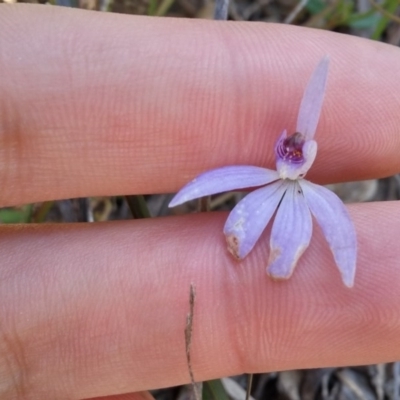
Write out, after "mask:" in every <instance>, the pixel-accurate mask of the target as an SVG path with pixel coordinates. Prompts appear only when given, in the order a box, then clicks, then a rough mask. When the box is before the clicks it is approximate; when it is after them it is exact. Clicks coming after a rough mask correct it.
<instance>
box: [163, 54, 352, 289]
mask: <svg viewBox="0 0 400 400" xmlns="http://www.w3.org/2000/svg"><path fill="white" fill-rule="evenodd" d="M328 66H329V59H328V58H327V57H325V58H324V59H322V61H321V62H320V63H319V65H318V66H317V68H316V70H315V71H314V73H313V75H312V76H311V79H310V81H309V83H308V85H307V87H306V90H305V92H304V95H303V99H302V101H301V104H300V111H299V114H298V119H297V127H296V132H295V133H293V134H291V135H289V136H288V135H287V132H286V130H284V131H283V133H282V134H281V135H280V137H279V138H278V141H277V143H276V145H275V157H276V171H273V170H269V169H266V168H261V167H257V166H243V165H237V166H226V167H222V168H218V169H214V170H211V171H208V172H205V173H203V174H201V175H199V176H198V177H197V178H195V179H193V180H192V181H191V182H189V183H188V184H187V185H186V186H184V187H183V188H182V189H181V190H180V191H179V192H178V193H177V194H176V196H175V197H174V198H173V199H172V201H171V202H170V204H169V206H170V207H174V206H177V205H179V204H181V203H184V202H186V201H189V200H193V199H195V198H199V197H203V196H209V195H212V194H216V193H221V192H224V191H229V190H237V189H245V188H251V187H258V186H262V187H261V188H259V189H256V190H254V191H253V192H251V193H250V194H248V195H247V196H246V197H245V198H244V199H243V200H241V201H240V202H239V203H238V204H237V205H236V206H235V208H234V209H233V210H232V212H231V213H230V214H229V217H228V219H227V221H226V223H225V227H224V234H225V236H226V240H227V243H228V250H229V252H230V253H232V255H233V256H234V257H235V258H237V259H243V258H244V257H246V256H247V254H249V253H250V251H251V250H252V249H253V247H254V245H255V244H256V242H257V240H258V239H259V238H260V236H261V234H262V232H263V231H264V229H265V228H266V226H267V225H268V223H269V221H270V220H271V218H272V216H273V215H274V213H275V212H276V215H275V219H274V223H273V226H272V231H271V238H270V254H269V261H268V267H267V273H268V275H270V276H271V277H272V278H274V279H288V278H289V277H290V276H291V275H292V273H293V270H294V267H295V266H296V264H297V262H298V260H299V258H300V257H301V255H302V254H303V252H304V251H305V250H306V249H307V247H308V245H309V243H310V240H311V235H312V218H311V215H313V216H314V217H315V219H316V220H317V222H318V224H319V225H320V227H321V228H322V231H323V234H324V236H325V238H326V240H327V242H328V244H329V246H330V248H331V250H332V253H333V257H334V260H335V262H336V265H337V267H338V268H339V271H340V273H341V276H342V280H343V282H344V284H345V285H346V286H348V287H352V286H353V284H354V276H355V269H356V257H357V239H356V233H355V229H354V226H353V223H352V221H351V219H350V217H349V214H348V213H347V210H346V208H345V206H344V205H343V203H342V202H341V200H340V199H339V198H338V197H337V196H336V195H335V194H334V193H333V192H331V191H329V190H328V189H326V188H324V187H322V186H318V185H315V184H313V183H311V182H309V181H307V180H305V179H303V178H304V176H305V174H306V173H307V171H308V170H309V168H310V167H311V165H312V163H313V162H314V160H315V157H316V155H317V143H316V141H315V140H313V137H314V134H315V131H316V128H317V124H318V120H319V116H320V113H321V107H322V102H323V98H324V93H325V86H326V80H327V75H328Z"/></svg>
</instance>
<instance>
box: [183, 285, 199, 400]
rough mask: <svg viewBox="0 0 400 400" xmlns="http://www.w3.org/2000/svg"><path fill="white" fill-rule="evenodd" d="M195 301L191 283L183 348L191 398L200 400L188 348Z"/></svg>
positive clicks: (193, 288) (191, 332) (189, 346)
mask: <svg viewBox="0 0 400 400" xmlns="http://www.w3.org/2000/svg"><path fill="white" fill-rule="evenodd" d="M195 300H196V290H195V287H194V285H193V283H191V284H190V292H189V313H188V314H187V316H186V327H185V347H186V361H187V365H188V369H189V375H190V382H191V384H192V389H193V396H194V399H195V400H201V392H202V385H201V383H200V384H199V383H196V381H195V380H194V374H193V369H192V360H191V355H190V348H191V346H192V335H193V317H194V303H195Z"/></svg>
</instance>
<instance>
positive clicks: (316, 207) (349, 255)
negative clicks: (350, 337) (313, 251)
mask: <svg viewBox="0 0 400 400" xmlns="http://www.w3.org/2000/svg"><path fill="white" fill-rule="evenodd" d="M299 183H300V185H301V187H302V189H303V193H304V197H305V198H306V201H307V203H308V206H309V207H310V210H311V212H312V214H313V215H314V217H315V218H316V220H317V221H318V223H319V225H320V226H321V228H322V231H323V233H324V235H325V238H326V240H327V242H328V243H329V246H330V248H331V250H332V253H333V256H334V258H335V262H336V265H337V266H338V268H339V270H340V273H341V274H342V279H343V282H344V284H345V285H346V286H348V287H352V286H353V284H354V276H355V272H356V259H357V238H356V231H355V229H354V225H353V222H352V221H351V219H350V216H349V214H348V212H347V210H346V207H345V206H344V204H343V203H342V201H341V200H340V199H339V197H337V196H336V195H335V194H334V193H333V192H331V191H330V190H328V189H326V188H324V187H322V186H319V185H315V184H313V183H311V182H308V181H304V180H303V181H301V182H299Z"/></svg>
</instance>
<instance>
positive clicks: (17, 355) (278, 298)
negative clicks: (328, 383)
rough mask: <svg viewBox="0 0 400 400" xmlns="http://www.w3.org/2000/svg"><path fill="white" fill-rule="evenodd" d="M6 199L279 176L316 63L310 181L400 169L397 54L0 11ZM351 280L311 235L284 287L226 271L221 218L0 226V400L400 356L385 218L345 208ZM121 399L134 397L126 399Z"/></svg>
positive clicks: (252, 261) (220, 27) (256, 256)
mask: <svg viewBox="0 0 400 400" xmlns="http://www.w3.org/2000/svg"><path fill="white" fill-rule="evenodd" d="M0 26H1V27H2V28H1V30H2V33H1V35H0V71H1V79H0V182H1V188H2V189H1V195H0V205H1V206H12V205H18V204H23V203H30V202H39V201H45V200H51V199H63V198H71V197H82V196H98V195H105V196H112V195H120V194H134V193H138V194H140V193H163V192H174V191H176V190H178V189H179V188H180V187H181V186H182V185H183V184H185V183H186V182H187V181H188V180H190V179H191V178H193V177H194V176H195V175H197V174H199V173H201V172H203V171H205V170H209V169H211V168H214V167H218V166H223V165H231V164H252V165H260V166H265V167H268V168H274V159H273V157H274V155H273V146H274V143H275V140H276V139H277V137H278V135H279V134H280V132H281V131H282V130H283V129H284V128H288V129H289V131H290V129H292V128H293V127H294V126H295V122H296V117H297V111H298V106H299V101H300V99H301V95H302V92H303V90H304V87H305V85H306V83H307V80H308V78H309V76H310V74H311V72H312V71H313V69H314V67H315V65H316V63H317V62H318V61H319V60H320V59H321V57H322V56H324V55H325V54H329V56H330V59H331V67H330V72H329V78H328V86H327V92H326V99H325V103H324V106H323V111H322V116H321V120H320V124H319V127H318V130H317V133H316V136H315V139H316V140H317V142H318V145H319V151H318V155H317V159H316V162H315V164H314V165H313V167H312V169H311V171H310V173H309V174H308V175H307V178H309V179H310V180H312V181H314V182H317V183H331V182H337V181H345V180H357V179H367V178H375V177H383V176H388V175H391V174H394V173H397V172H399V171H400V157H399V148H400V113H399V109H400V95H399V93H400V68H399V65H400V51H399V49H397V48H395V47H390V46H388V45H384V44H380V43H377V42H372V41H368V40H363V39H358V38H354V37H349V36H344V35H339V34H334V33H330V32H324V31H316V30H309V29H305V28H298V27H290V26H282V25H269V24H261V23H260V24H258V23H236V22H235V23H226V22H215V21H193V20H177V19H150V18H141V17H133V16H123V15H115V14H114V15H113V14H105V13H95V12H85V11H79V10H70V9H65V8H57V7H51V6H37V7H35V6H16V7H15V6H7V5H2V6H0ZM349 211H350V213H351V216H352V218H353V221H354V223H355V225H356V229H357V235H358V245H359V257H358V267H357V268H358V269H357V273H356V280H355V286H354V288H353V289H348V288H346V287H345V286H344V285H343V284H342V282H341V279H340V276H339V272H338V271H337V269H336V267H335V265H334V262H333V258H332V255H331V253H330V251H329V249H328V246H327V245H326V243H325V241H324V239H323V236H322V234H321V232H320V231H319V229H317V228H315V229H314V231H315V233H314V236H313V238H312V242H311V245H310V248H309V249H308V250H307V251H306V252H305V254H304V256H303V258H302V259H301V260H300V262H299V264H298V266H297V268H296V270H295V273H294V275H293V277H292V278H291V279H290V280H289V281H286V282H273V281H272V280H271V279H269V278H268V277H267V275H266V273H265V268H266V262H267V260H268V238H269V230H268V229H267V231H266V232H265V234H264V236H263V237H262V239H261V240H260V241H259V243H258V244H257V246H256V248H255V249H254V251H253V252H252V253H251V254H250V255H249V256H248V257H247V258H246V259H245V260H244V261H242V262H240V263H238V262H237V261H236V260H234V259H233V258H232V256H231V255H230V254H229V253H228V252H227V251H226V245H225V242H224V237H223V234H222V228H223V224H224V221H225V219H226V216H227V214H226V213H210V214H206V215H205V214H203V215H187V216H181V217H169V218H160V219H152V220H140V221H126V222H119V223H106V224H91V225H89V224H80V225H67V224H63V225H39V226H26V227H22V226H14V227H12V226H2V227H1V228H0V316H1V318H0V397H1V398H2V399H6V400H10V399H12V400H14V399H29V400H34V399H85V398H93V397H102V396H110V397H108V399H114V400H117V399H118V400H128V399H131V400H133V399H135V400H137V399H146V398H148V399H149V398H150V397H149V395H148V394H147V393H145V392H144V391H145V390H149V389H153V388H160V387H168V386H173V385H178V384H183V383H187V382H188V381H189V372H188V367H187V364H186V355H185V341H184V329H185V319H186V314H187V312H188V309H189V304H188V301H189V286H190V283H191V282H193V283H194V285H195V286H196V292H197V298H196V305H195V316H194V331H193V343H192V363H193V370H194V375H195V377H196V379H198V380H199V381H200V380H207V379H212V378H217V377H221V376H227V375H233V374H239V373H243V372H261V371H276V370H283V369H292V368H311V367H312V368H313V367H325V366H339V365H355V364H369V363H380V362H389V361H394V360H398V359H400V261H399V260H400V257H399V254H400V253H399V251H400V250H399V244H398V242H399V237H400V223H399V221H400V207H399V205H398V204H397V203H396V202H388V203H370V204H355V205H351V206H349ZM124 393H130V394H124ZM146 396H147V397H146Z"/></svg>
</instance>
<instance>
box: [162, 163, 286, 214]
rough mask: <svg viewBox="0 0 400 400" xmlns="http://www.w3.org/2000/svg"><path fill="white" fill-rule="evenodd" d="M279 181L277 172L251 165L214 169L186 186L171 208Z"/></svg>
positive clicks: (171, 203) (172, 202)
mask: <svg viewBox="0 0 400 400" xmlns="http://www.w3.org/2000/svg"><path fill="white" fill-rule="evenodd" d="M278 179H279V176H278V173H277V172H276V171H272V170H269V169H266V168H261V167H254V166H251V165H233V166H228V167H222V168H217V169H213V170H211V171H207V172H204V173H203V174H201V175H199V176H198V177H197V178H194V179H193V180H192V181H191V182H189V183H188V184H187V185H185V186H184V187H183V188H182V189H181V190H180V191H179V192H178V193H177V194H176V195H175V197H174V198H173V199H172V200H171V202H170V203H169V207H175V206H177V205H179V204H182V203H185V202H186V201H189V200H193V199H197V198H199V197H204V196H210V195H212V194H215V193H221V192H227V191H229V190H236V189H245V188H250V187H257V186H262V185H266V184H267V183H270V182H273V181H276V180H278Z"/></svg>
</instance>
